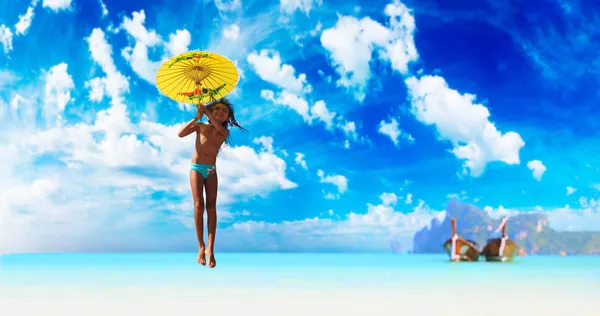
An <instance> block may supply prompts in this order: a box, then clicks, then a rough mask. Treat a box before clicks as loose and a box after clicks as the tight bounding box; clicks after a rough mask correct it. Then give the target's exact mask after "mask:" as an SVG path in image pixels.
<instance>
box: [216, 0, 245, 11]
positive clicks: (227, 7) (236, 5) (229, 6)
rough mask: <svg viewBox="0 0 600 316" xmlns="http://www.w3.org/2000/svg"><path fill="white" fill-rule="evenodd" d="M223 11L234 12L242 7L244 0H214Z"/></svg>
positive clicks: (218, 8)
mask: <svg viewBox="0 0 600 316" xmlns="http://www.w3.org/2000/svg"><path fill="white" fill-rule="evenodd" d="M214 1H215V6H216V7H217V10H219V12H221V13H226V12H232V11H236V10H239V9H241V8H242V0H214Z"/></svg>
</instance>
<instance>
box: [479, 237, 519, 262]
mask: <svg viewBox="0 0 600 316" xmlns="http://www.w3.org/2000/svg"><path fill="white" fill-rule="evenodd" d="M501 245H502V239H501V238H495V239H491V240H489V241H488V243H487V245H485V247H483V250H482V251H481V254H482V255H483V256H484V257H485V260H486V261H490V262H510V261H513V259H514V257H515V256H516V255H517V252H518V250H519V245H517V243H515V242H514V241H512V240H511V239H507V240H506V242H505V244H504V249H503V250H502V253H500V249H501Z"/></svg>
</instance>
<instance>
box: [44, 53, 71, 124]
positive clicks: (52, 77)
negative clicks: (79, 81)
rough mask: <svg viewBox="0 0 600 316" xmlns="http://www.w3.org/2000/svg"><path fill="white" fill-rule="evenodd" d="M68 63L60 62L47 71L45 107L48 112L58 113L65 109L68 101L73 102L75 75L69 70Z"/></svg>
mask: <svg viewBox="0 0 600 316" xmlns="http://www.w3.org/2000/svg"><path fill="white" fill-rule="evenodd" d="M68 67H69V66H68V65H67V64H66V63H64V62H63V63H60V64H57V65H55V66H53V67H52V68H50V70H49V71H48V73H46V78H45V79H46V90H45V97H44V108H45V110H46V111H47V112H53V113H52V114H55V115H56V114H58V113H61V112H63V111H64V110H65V107H66V106H67V103H69V102H71V101H72V100H73V99H72V98H71V90H73V89H74V88H75V83H74V82H73V77H71V75H70V74H69V72H68Z"/></svg>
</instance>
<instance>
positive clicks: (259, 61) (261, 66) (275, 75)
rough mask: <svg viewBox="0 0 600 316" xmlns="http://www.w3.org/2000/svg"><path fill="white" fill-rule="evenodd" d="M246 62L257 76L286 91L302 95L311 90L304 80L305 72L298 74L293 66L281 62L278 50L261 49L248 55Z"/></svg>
mask: <svg viewBox="0 0 600 316" xmlns="http://www.w3.org/2000/svg"><path fill="white" fill-rule="evenodd" d="M248 63H249V64H250V66H252V68H253V69H254V71H255V72H256V74H258V76H259V77H260V78H261V79H262V80H264V81H266V82H269V83H271V84H274V85H275V86H277V87H279V88H281V89H284V90H285V91H287V92H288V93H293V94H296V95H302V94H304V93H308V92H311V91H312V86H311V85H309V84H308V83H307V81H306V74H298V76H296V70H295V69H294V67H293V66H291V65H288V64H282V60H281V56H280V55H279V52H277V51H274V50H267V49H263V50H261V51H260V52H259V53H258V54H257V53H256V52H252V53H251V54H250V55H248Z"/></svg>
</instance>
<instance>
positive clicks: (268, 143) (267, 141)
mask: <svg viewBox="0 0 600 316" xmlns="http://www.w3.org/2000/svg"><path fill="white" fill-rule="evenodd" d="M252 142H253V143H255V144H260V145H262V147H263V148H264V149H265V150H266V151H267V152H268V153H273V152H274V150H273V137H268V136H261V137H258V138H255V139H254V140H253V141H252Z"/></svg>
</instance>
